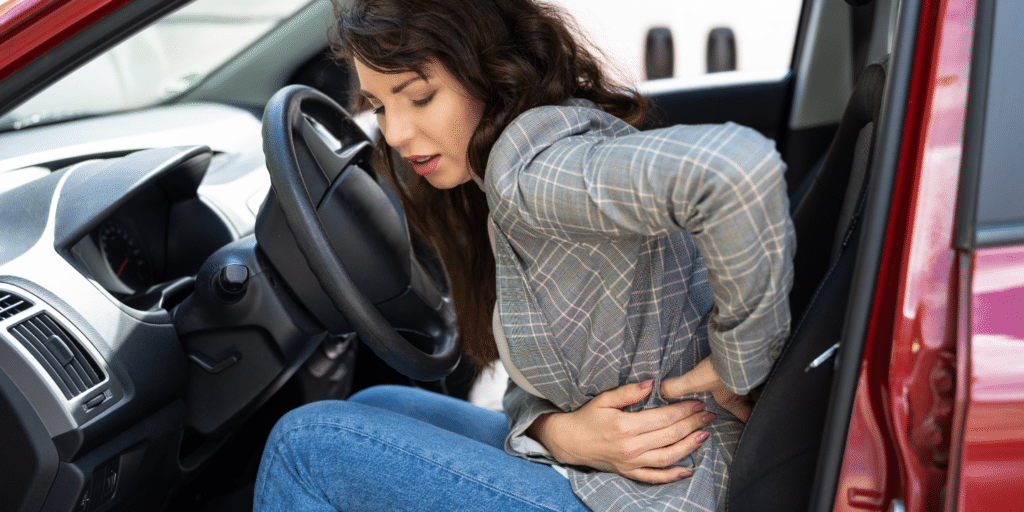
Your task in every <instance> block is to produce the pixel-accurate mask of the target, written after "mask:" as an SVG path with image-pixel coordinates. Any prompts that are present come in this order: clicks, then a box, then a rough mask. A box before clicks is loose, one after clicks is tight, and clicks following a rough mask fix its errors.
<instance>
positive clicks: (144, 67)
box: [0, 0, 310, 131]
mask: <svg viewBox="0 0 1024 512" xmlns="http://www.w3.org/2000/svg"><path fill="white" fill-rule="evenodd" d="M309 2H310V0H196V1H195V2H194V3H192V4H189V5H188V6H186V7H184V8H182V9H181V10H179V11H177V12H175V13H174V14H171V15H170V16H167V17H166V18H164V19H162V20H160V21H159V22H157V23H156V24H155V25H152V26H150V27H148V28H146V29H145V30H143V31H141V32H139V33H138V34H135V35H134V36H132V37H131V38H129V39H127V40H125V41H124V42H122V43H121V44H119V45H117V46H115V47H114V48H112V49H110V50H109V51H107V52H105V53H103V54H102V55H100V56H99V57H97V58H96V59H94V60H92V61H91V62H89V63H87V64H85V65H84V66H82V67H81V68H79V69H77V70H76V71H74V72H72V73H70V74H68V75H67V76H65V77H64V78H62V79H61V80H59V81H57V82H56V83H54V84H53V85H51V86H50V87H48V88H46V89H44V90H43V91H42V92H40V93H39V94H37V95H36V96H35V97H33V98H31V99H29V100H28V101H26V102H25V103H23V104H22V105H20V106H19V107H18V108H16V109H14V110H13V111H11V112H10V113H8V114H7V115H5V116H3V117H0V131H3V130H10V129H21V128H25V127H27V126H31V125H33V124H38V123H45V122H53V121H57V120H62V119H70V118H76V117H84V116H92V115H97V114H105V113H110V112H119V111H124V110H130V109H136V108H141V107H147V106H150V105H154V104H156V103H159V102H161V101H163V100H166V99H168V98H171V97H174V96H177V95H178V94H181V93H182V92H184V91H185V90H186V89H188V88H189V87H191V86H192V85H194V84H196V83H198V82H199V81H200V80H202V79H203V78H205V77H206V75H208V74H209V73H210V72H212V71H214V70H215V69H217V68H219V67H220V66H221V65H223V64H224V63H226V62H227V61H229V60H231V58H232V57H234V56H235V55H237V54H238V53H239V52H241V51H242V50H243V49H245V48H246V47H248V46H249V45H251V44H252V43H253V42H255V41H256V40H257V39H259V38H260V37H262V36H263V35H264V34H266V33H267V32H269V31H270V30H271V29H272V28H274V27H275V26H276V25H277V24H278V23H280V22H282V21H284V20H285V19H287V18H288V17H289V16H291V15H292V14H293V13H295V12H296V11H298V10H299V9H300V8H301V7H302V6H304V5H306V4H308V3H309Z"/></svg>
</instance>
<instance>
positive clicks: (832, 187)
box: [789, 57, 888, 319]
mask: <svg viewBox="0 0 1024 512" xmlns="http://www.w3.org/2000/svg"><path fill="white" fill-rule="evenodd" d="M887 65H888V57H886V58H884V59H882V60H880V61H878V62H875V63H873V64H871V65H869V66H868V67H867V68H866V69H865V70H864V72H863V73H861V76H860V78H859V79H858V80H857V85H856V86H855V87H854V89H853V94H852V95H851V96H850V100H849V101H848V102H847V104H846V110H845V111H844V112H843V117H842V118H841V120H840V121H839V128H838V129H837V130H836V135H835V137H833V139H832V144H831V145H830V146H829V149H828V151H827V152H826V154H825V159H824V161H823V163H822V165H821V168H820V170H819V171H818V173H817V175H816V176H815V178H814V181H813V183H811V185H810V188H809V189H808V190H807V192H806V194H804V196H803V197H802V198H801V200H800V203H799V204H798V205H797V206H796V208H794V210H793V224H794V227H795V228H796V239H797V245H796V247H797V251H796V257H795V258H794V260H793V266H794V268H795V270H796V276H795V280H794V282H793V290H792V292H790V294H789V297H790V299H789V303H790V310H791V312H792V315H793V318H794V319H798V318H800V317H801V316H802V315H803V311H804V308H805V307H807V303H808V302H809V301H810V299H811V296H812V295H814V293H815V291H816V290H817V289H818V285H819V284H820V283H821V280H822V278H823V277H824V276H825V273H826V272H827V271H828V269H829V268H830V267H831V266H832V265H833V264H834V263H835V260H836V258H837V253H838V250H837V246H838V245H839V243H840V242H841V240H842V239H843V238H844V237H845V236H846V235H847V232H848V231H849V229H846V227H847V226H848V224H849V222H850V220H851V218H852V214H853V211H854V207H855V205H856V204H857V201H858V199H859V198H860V196H861V195H862V193H863V191H864V187H865V186H866V184H867V179H866V178H865V177H866V176H867V168H868V162H870V161H871V154H872V144H871V141H872V140H873V139H874V127H875V125H876V124H877V120H878V113H879V110H880V108H881V105H882V90H883V88H884V86H885V75H886V67H887Z"/></svg>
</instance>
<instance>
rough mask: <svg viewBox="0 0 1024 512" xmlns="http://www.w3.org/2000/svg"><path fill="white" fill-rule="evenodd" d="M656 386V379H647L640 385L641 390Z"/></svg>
mask: <svg viewBox="0 0 1024 512" xmlns="http://www.w3.org/2000/svg"><path fill="white" fill-rule="evenodd" d="M652 385H654V379H647V380H645V381H643V382H641V383H640V389H647V388H650V387H651V386H652Z"/></svg>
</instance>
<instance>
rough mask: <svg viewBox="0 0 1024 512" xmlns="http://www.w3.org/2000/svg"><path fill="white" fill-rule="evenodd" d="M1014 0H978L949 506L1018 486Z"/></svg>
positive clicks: (1019, 205)
mask: <svg viewBox="0 0 1024 512" xmlns="http://www.w3.org/2000/svg"><path fill="white" fill-rule="evenodd" d="M1021 24H1024V4H1022V3H1020V2H1015V1H1007V0H982V1H979V2H978V11H977V29H976V30H977V36H976V37H975V54H974V60H973V63H972V65H973V66H974V72H973V73H972V80H971V87H970V97H969V99H968V107H967V108H968V117H967V129H966V133H967V136H966V137H965V141H964V163H963V179H962V181H961V188H960V203H959V208H958V209H959V214H958V219H957V221H958V223H957V241H956V242H957V246H958V248H959V249H961V250H963V251H966V252H969V253H971V254H972V255H973V273H972V275H971V281H970V289H969V290H966V291H965V293H964V294H963V297H964V300H965V302H966V304H962V307H963V308H964V309H965V310H968V311H969V312H970V315H969V317H968V318H969V320H968V321H969V324H968V325H965V326H964V327H965V334H966V335H965V339H964V340H963V342H964V343H965V344H966V346H965V347H964V350H962V360H963V362H964V365H963V366H964V368H963V370H964V375H963V377H962V379H961V380H960V391H961V393H962V394H961V395H959V396H960V401H959V403H958V404H957V405H958V409H957V414H956V415H955V416H954V420H953V421H954V424H953V435H954V438H953V447H954V448H953V450H954V451H953V453H952V454H951V471H950V473H951V475H950V476H951V478H950V482H951V484H953V486H954V488H953V489H950V490H951V494H954V493H953V492H952V491H953V490H954V489H955V494H954V497H955V500H956V501H955V507H956V508H955V509H953V508H947V509H946V510H992V511H1002V510H1017V509H1019V507H1020V496H1019V495H1017V494H1016V493H1007V492H1006V491H1007V490H1008V489H1020V488H1022V487H1024V477H1022V476H1021V475H1024V422H1022V421H1021V419H1020V411H1021V410H1022V408H1024V350H1022V349H1024V316H1022V315H1021V311H1022V308H1024V201H1022V200H1021V197H1020V191H1021V190H1024V173H1022V172H1021V167H1020V157H1021V155H1020V150H1021V143H1020V141H1021V138H1022V137H1024V116H1022V115H1021V105H1022V104H1024V66H1022V65H1021V63H1020V58H1019V56H1020V52H1021V51H1024V42H1022V40H1021V38H1020V33H1019V30H1020V27H1021Z"/></svg>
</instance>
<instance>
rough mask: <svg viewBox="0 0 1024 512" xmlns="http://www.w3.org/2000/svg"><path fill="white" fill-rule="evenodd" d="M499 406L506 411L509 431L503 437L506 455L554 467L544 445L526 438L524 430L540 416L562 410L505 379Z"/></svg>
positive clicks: (551, 457)
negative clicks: (503, 394)
mask: <svg viewBox="0 0 1024 512" xmlns="http://www.w3.org/2000/svg"><path fill="white" fill-rule="evenodd" d="M502 406H503V407H504V409H505V419H506V420H507V421H508V430H509V434H508V437H506V438H505V452H507V453H508V454H509V455H515V456H517V457H522V458H524V459H527V460H530V461H533V462H540V463H542V464H549V465H554V464H557V461H555V458H554V457H553V456H552V455H551V453H550V452H548V450H547V449H546V448H544V445H542V444H540V442H538V441H536V440H534V439H533V438H531V437H530V436H528V435H526V429H528V428H530V425H532V424H533V422H534V421H535V420H536V419H537V418H538V417H540V416H541V415H543V414H547V413H554V412H562V410H561V409H559V408H558V407H556V406H555V405H554V404H552V403H551V402H549V401H547V400H545V399H543V398H540V397H537V396H533V395H531V394H529V393H527V392H526V391H525V390H523V389H522V388H520V387H519V386H518V385H516V383H515V381H513V380H512V379H509V380H508V388H506V389H505V397H504V398H503V399H502Z"/></svg>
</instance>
